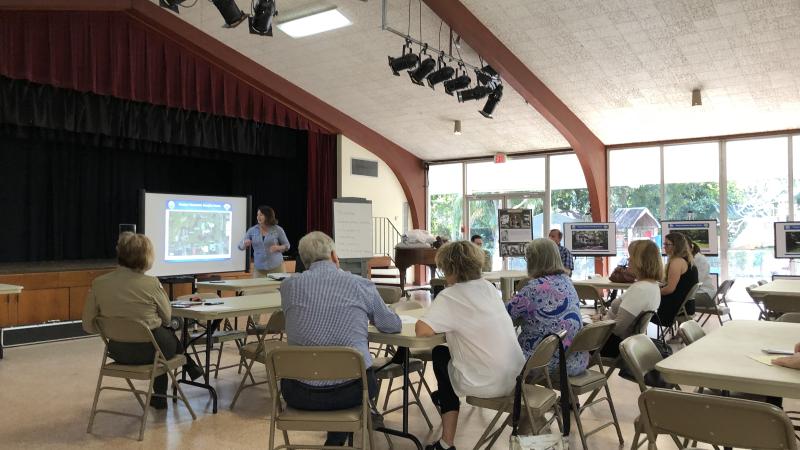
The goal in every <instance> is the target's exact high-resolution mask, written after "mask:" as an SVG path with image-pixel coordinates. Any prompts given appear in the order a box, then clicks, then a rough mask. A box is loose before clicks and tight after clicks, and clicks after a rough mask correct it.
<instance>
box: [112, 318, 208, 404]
mask: <svg viewBox="0 0 800 450" xmlns="http://www.w3.org/2000/svg"><path fill="white" fill-rule="evenodd" d="M150 331H152V332H153V337H154V338H155V339H156V342H158V346H159V347H160V348H161V352H162V353H163V354H164V357H165V358H167V359H170V358H172V357H174V356H175V355H178V354H181V353H183V345H181V342H180V341H179V340H178V338H177V337H176V336H175V332H174V331H173V330H172V329H170V328H165V327H158V328H153V329H152V330H150ZM108 353H109V354H110V356H111V358H112V359H114V361H116V362H118V363H120V364H152V363H153V358H154V357H155V349H154V348H153V344H151V343H149V342H114V341H109V342H108ZM191 366H196V364H195V362H194V360H193V359H192V358H186V365H184V366H183V368H184V370H187V369H188V368H189V367H191ZM167 379H168V378H167V374H164V375H159V376H157V377H156V379H155V381H154V382H153V392H155V393H156V394H162V395H163V394H166V393H167Z"/></svg>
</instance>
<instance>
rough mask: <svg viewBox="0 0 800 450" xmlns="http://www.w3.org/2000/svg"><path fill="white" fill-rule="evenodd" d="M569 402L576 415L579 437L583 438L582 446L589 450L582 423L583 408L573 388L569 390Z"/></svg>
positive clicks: (584, 449)
mask: <svg viewBox="0 0 800 450" xmlns="http://www.w3.org/2000/svg"><path fill="white" fill-rule="evenodd" d="M565 382H566V381H565ZM569 400H570V403H572V411H573V412H574V413H575V425H577V426H578V435H579V436H580V438H581V445H583V450H589V446H587V445H586V435H584V434H583V422H581V407H580V406H578V397H577V396H576V395H575V393H574V392H572V388H569Z"/></svg>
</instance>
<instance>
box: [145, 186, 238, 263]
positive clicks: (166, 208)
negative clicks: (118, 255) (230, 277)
mask: <svg viewBox="0 0 800 450" xmlns="http://www.w3.org/2000/svg"><path fill="white" fill-rule="evenodd" d="M140 201H141V207H140V212H141V217H140V224H139V231H140V232H141V233H144V234H145V235H147V237H149V238H150V240H151V241H152V242H153V249H154V251H155V259H154V261H153V267H152V268H151V269H150V270H149V271H147V274H148V275H153V276H173V275H194V274H202V273H215V272H237V271H243V270H245V264H246V259H247V258H246V254H247V252H246V251H244V250H239V248H238V244H239V242H240V240H241V239H243V238H244V235H245V232H246V231H247V227H248V224H249V221H248V214H249V212H250V204H249V198H248V197H223V196H207V195H182V194H165V193H154V192H145V191H141V198H140Z"/></svg>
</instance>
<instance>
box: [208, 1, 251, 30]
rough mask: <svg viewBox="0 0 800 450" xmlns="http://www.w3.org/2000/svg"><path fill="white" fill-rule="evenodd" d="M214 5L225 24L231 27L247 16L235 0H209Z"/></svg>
mask: <svg viewBox="0 0 800 450" xmlns="http://www.w3.org/2000/svg"><path fill="white" fill-rule="evenodd" d="M211 1H212V3H214V6H216V7H217V9H218V10H219V13H220V14H222V18H223V19H225V26H227V27H228V28H233V27H235V26H237V25H239V24H240V23H242V22H243V21H244V19H246V18H247V14H245V13H244V12H242V10H241V9H239V6H238V5H237V4H236V1H235V0H211Z"/></svg>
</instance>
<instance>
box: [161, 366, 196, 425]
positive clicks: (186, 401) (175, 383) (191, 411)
mask: <svg viewBox="0 0 800 450" xmlns="http://www.w3.org/2000/svg"><path fill="white" fill-rule="evenodd" d="M167 373H168V374H169V377H170V378H171V379H172V385H173V386H175V388H176V389H177V391H178V395H180V397H181V400H182V401H183V404H184V405H186V409H188V410H189V414H191V415H192V420H197V415H196V414H195V413H194V409H192V405H190V404H189V399H187V398H186V395H185V394H184V393H183V389H181V387H180V386H179V385H178V378H177V377H176V376H175V372H173V371H171V370H168V371H167Z"/></svg>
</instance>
